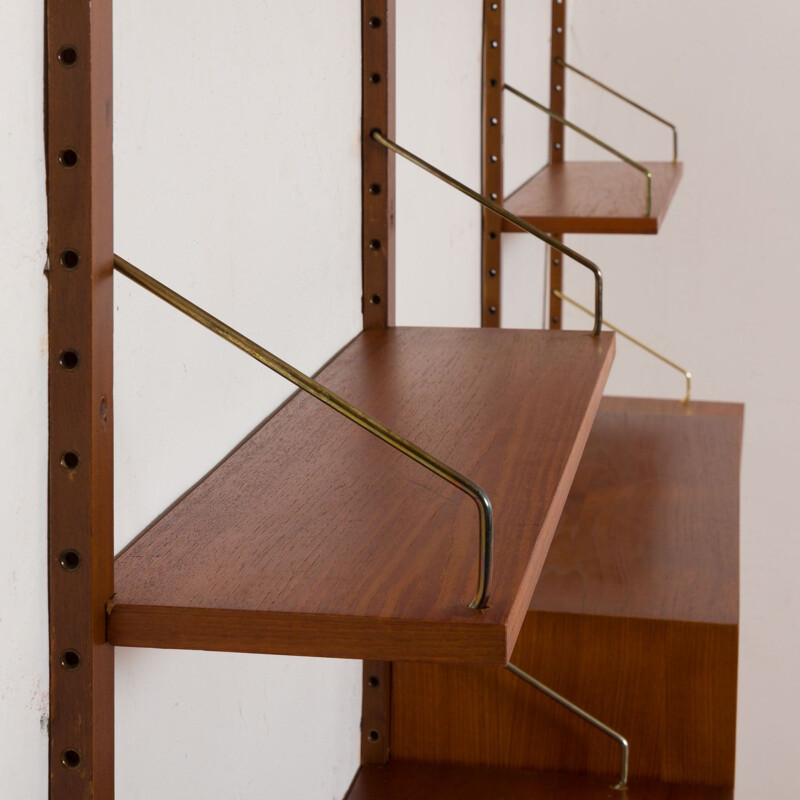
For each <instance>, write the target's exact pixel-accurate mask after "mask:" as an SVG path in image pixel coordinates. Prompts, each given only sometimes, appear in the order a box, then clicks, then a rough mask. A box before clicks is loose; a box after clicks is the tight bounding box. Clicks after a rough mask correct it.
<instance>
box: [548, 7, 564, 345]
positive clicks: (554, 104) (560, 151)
mask: <svg viewBox="0 0 800 800" xmlns="http://www.w3.org/2000/svg"><path fill="white" fill-rule="evenodd" d="M551 18H552V20H551V26H552V29H551V32H550V108H551V109H552V110H553V111H555V112H556V113H557V114H560V115H561V116H562V117H563V116H564V111H565V100H564V96H565V94H566V84H565V82H564V79H565V77H566V70H565V69H564V67H562V66H561V65H559V64H558V63H556V59H558V58H560V59H562V60H566V57H567V0H553V12H552V15H551ZM563 161H564V126H563V125H562V124H561V123H560V122H557V121H556V120H554V119H553V118H552V117H551V118H550V163H551V164H560V163H562V162H563ZM553 237H554V238H555V239H557V240H558V241H559V242H563V241H564V236H563V234H560V233H559V234H553ZM547 263H548V267H549V270H550V280H549V282H548V293H549V296H548V305H547V307H548V315H547V317H548V325H549V327H550V328H553V329H558V328H560V327H561V319H562V317H561V315H562V307H561V299H560V298H558V297H556V296H555V295H554V294H553V290H554V289H557V290H558V291H562V290H563V288H564V282H563V281H564V278H563V275H564V273H563V264H562V255H561V253H559V252H558V250H555V249H554V248H552V247H548V248H547Z"/></svg>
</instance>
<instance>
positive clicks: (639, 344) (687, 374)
mask: <svg viewBox="0 0 800 800" xmlns="http://www.w3.org/2000/svg"><path fill="white" fill-rule="evenodd" d="M552 291H553V294H554V295H555V296H556V297H558V299H559V300H563V301H564V302H565V303H569V304H570V305H571V306H574V307H575V308H577V309H579V310H580V311H583V313H584V314H588V315H589V316H591V315H592V312H591V310H590V309H588V308H586V306H584V305H581V304H580V303H579V302H578V301H577V300H573V299H572V298H571V297H567V296H566V295H565V294H563V293H562V292H560V291H559V290H558V289H553V290H552ZM603 325H605V327H606V328H609V329H610V330H612V331H614V332H615V333H618V334H619V335H620V336H622V337H623V338H624V339H627V340H628V341H629V342H631V343H632V344H635V345H636V346H637V347H641V349H642V350H644V351H645V352H647V353H650V355H651V356H655V358H657V359H659V361H663V362H664V363H665V364H668V365H669V366H670V367H672V368H673V369H676V370H678V372H680V373H681V375H683V377H684V378H685V379H686V393H685V394H684V396H683V400H681V403H688V402H689V396H690V395H691V393H692V373H691V372H689V370H688V369H686V367H682V366H681V365H680V364H676V363H675V362H674V361H672V360H671V359H669V358H667V357H666V356H665V355H664V354H663V353H659V352H658V350H654V349H653V348H652V347H650V346H649V345H646V344H645V343H644V342H642V341H641V340H639V339H637V338H636V337H635V336H631V334H629V333H626V332H625V331H623V330H622V329H621V328H618V327H617V326H616V325H614V324H612V323H611V322H609V321H608V320H607V319H604V320H603Z"/></svg>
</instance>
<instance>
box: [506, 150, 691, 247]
mask: <svg viewBox="0 0 800 800" xmlns="http://www.w3.org/2000/svg"><path fill="white" fill-rule="evenodd" d="M643 163H644V165H645V166H646V167H648V168H649V169H650V171H651V173H652V175H653V187H652V188H653V205H652V212H651V214H650V215H649V216H644V210H645V178H644V175H642V173H641V172H639V171H638V170H637V169H635V168H634V167H631V166H630V165H629V164H625V163H623V162H618V161H565V162H564V163H563V164H550V165H548V166H546V167H544V169H542V170H540V171H539V172H537V173H536V175H534V176H533V177H532V178H531V179H530V180H529V181H527V183H524V184H523V185H522V186H521V187H520V188H519V189H517V190H516V191H515V192H514V193H513V194H511V195H509V197H507V198H506V201H505V207H506V208H507V209H508V210H509V211H511V212H513V213H514V214H516V215H517V216H520V217H522V218H523V219H525V220H527V221H528V222H530V223H531V224H532V225H535V226H536V227H537V228H541V229H542V230H545V231H549V232H550V233H658V229H659V227H660V226H661V224H662V222H663V221H664V216H665V215H666V213H667V208H668V207H669V203H670V201H671V200H672V195H673V194H674V193H675V189H676V187H677V185H678V182H679V181H680V178H681V174H682V173H683V164H681V163H680V162H679V163H672V162H652V161H645V162H643ZM503 230H504V231H511V232H518V231H519V228H517V227H516V226H515V225H512V224H511V223H509V222H504V223H503Z"/></svg>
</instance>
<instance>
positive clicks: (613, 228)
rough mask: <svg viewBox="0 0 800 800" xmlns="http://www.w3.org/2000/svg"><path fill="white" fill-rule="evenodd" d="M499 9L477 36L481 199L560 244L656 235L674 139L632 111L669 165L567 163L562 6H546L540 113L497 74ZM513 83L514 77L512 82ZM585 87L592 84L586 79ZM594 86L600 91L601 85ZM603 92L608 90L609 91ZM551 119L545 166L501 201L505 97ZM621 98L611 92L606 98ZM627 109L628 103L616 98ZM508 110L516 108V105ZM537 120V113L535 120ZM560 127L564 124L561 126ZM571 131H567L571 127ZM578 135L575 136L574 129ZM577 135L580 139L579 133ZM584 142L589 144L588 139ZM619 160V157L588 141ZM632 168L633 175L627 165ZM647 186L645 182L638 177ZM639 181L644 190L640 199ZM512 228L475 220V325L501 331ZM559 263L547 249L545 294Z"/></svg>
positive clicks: (556, 0) (678, 166)
mask: <svg viewBox="0 0 800 800" xmlns="http://www.w3.org/2000/svg"><path fill="white" fill-rule="evenodd" d="M504 17H505V9H504V3H503V1H502V0H499V2H485V3H484V28H483V87H482V88H483V111H482V132H483V148H482V154H481V157H482V165H483V168H482V190H483V193H484V194H485V195H486V196H487V197H495V198H504V199H503V206H504V207H505V208H506V209H508V210H509V211H511V212H512V213H514V214H515V215H517V216H519V217H521V218H522V219H524V220H525V221H527V222H529V223H530V224H532V225H534V226H535V227H537V228H540V229H541V230H543V231H547V232H548V233H550V234H552V235H553V236H554V237H555V238H556V239H557V240H558V241H563V236H564V234H567V233H623V234H654V233H658V231H659V229H660V227H661V224H662V223H663V221H664V218H665V216H666V213H667V209H668V208H669V204H670V202H671V200H672V197H673V195H674V193H675V190H676V189H677V186H678V183H679V182H680V179H681V176H682V174H683V164H682V163H680V162H679V161H678V160H677V155H678V149H677V148H678V145H677V131H676V130H675V127H674V126H673V125H672V124H671V123H669V122H667V121H666V120H664V119H662V118H661V117H658V116H657V115H655V114H652V112H650V111H648V110H646V109H644V108H642V107H641V106H639V105H638V104H636V103H634V104H633V105H635V106H636V107H637V108H638V109H639V110H641V111H644V112H645V113H647V114H650V115H651V116H654V117H656V119H658V120H659V121H660V122H662V123H665V124H666V125H669V126H670V127H671V128H672V129H673V136H674V151H673V155H674V157H673V160H672V161H646V162H641V163H640V162H633V161H632V160H631V159H628V163H625V162H624V161H621V160H619V159H617V160H610V161H609V160H605V161H569V160H567V159H566V154H565V135H564V134H565V127H566V126H567V125H570V124H571V123H569V122H568V121H567V120H566V119H565V113H566V111H565V107H566V94H567V91H566V85H567V82H566V73H567V67H568V64H567V61H566V58H567V0H552V12H551V31H550V54H549V66H550V102H549V105H548V106H544V105H540V104H539V103H537V102H536V101H534V100H532V98H529V97H527V96H526V95H524V94H523V93H522V92H520V91H519V90H517V89H514V88H513V87H510V86H508V84H507V83H506V79H505V75H504V69H503V51H504V46H505V37H504ZM515 78H516V76H515ZM590 80H592V79H591V78H590ZM601 85H602V84H601ZM602 86H603V88H605V89H609V87H605V86H604V85H602ZM509 89H510V93H512V94H516V95H518V96H520V97H522V98H523V99H524V100H527V101H528V102H533V103H534V105H537V106H538V108H539V109H540V110H543V111H547V112H548V113H552V116H551V119H550V135H549V145H548V161H547V164H546V165H545V166H544V167H542V169H540V170H539V171H538V172H537V173H536V174H534V175H533V176H532V177H531V178H529V179H528V180H527V181H525V182H524V183H523V184H522V185H521V186H519V187H517V188H515V189H514V191H513V192H511V193H510V194H509V195H506V194H505V192H504V186H503V124H504V123H503V108H504V98H505V96H506V94H507V90H509ZM610 91H612V92H613V93H614V94H617V96H618V97H622V96H621V95H619V94H618V93H616V92H615V91H614V90H610ZM623 99H624V100H626V101H627V102H631V101H630V100H629V99H628V98H623ZM515 102H521V101H520V100H516V101H515ZM535 113H539V112H535ZM565 123H566V124H565ZM573 127H575V126H573ZM578 130H579V131H580V129H578ZM583 133H584V134H585V133H586V132H583ZM590 138H592V137H591V136H590ZM594 141H596V142H597V143H598V144H600V146H602V147H606V149H609V150H611V152H612V153H615V154H616V155H617V156H619V157H621V158H626V156H624V155H623V154H620V153H619V152H618V151H615V150H614V149H613V148H611V147H610V146H608V145H606V144H605V143H603V142H601V141H600V140H598V139H596V138H595V139H594ZM634 164H635V165H636V168H634V166H633V165H634ZM643 173H647V174H648V175H649V178H646V177H645V174H643ZM647 181H649V188H648V190H647V191H646V187H647V185H648V184H647ZM517 232H519V227H518V226H516V225H513V224H511V223H509V222H508V221H506V220H498V219H497V218H496V217H495V216H494V215H493V214H491V213H490V212H488V211H485V212H484V215H483V245H482V285H483V305H482V313H481V320H482V324H483V325H485V326H492V327H497V326H499V325H500V324H501V322H500V321H501V302H500V282H501V279H502V268H501V248H500V237H501V234H502V233H517ZM562 261H563V259H562V257H561V254H560V253H558V252H557V251H556V250H554V249H552V248H551V250H550V252H549V255H548V264H549V278H550V281H549V284H550V288H551V289H556V290H558V291H562V290H563V263H562ZM561 306H562V301H561V300H560V299H559V298H558V297H556V296H554V295H552V294H551V296H550V297H549V314H548V318H549V327H550V328H551V329H559V328H560V327H561V320H562V308H561Z"/></svg>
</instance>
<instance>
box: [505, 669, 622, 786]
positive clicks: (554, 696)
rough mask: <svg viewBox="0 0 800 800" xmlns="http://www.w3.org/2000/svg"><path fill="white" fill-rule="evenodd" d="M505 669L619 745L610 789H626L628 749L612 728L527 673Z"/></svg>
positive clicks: (619, 735) (620, 735)
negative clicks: (614, 780)
mask: <svg viewBox="0 0 800 800" xmlns="http://www.w3.org/2000/svg"><path fill="white" fill-rule="evenodd" d="M506 669H507V670H508V671H509V672H510V673H512V674H513V675H516V676H517V677H518V678H520V679H521V680H523V681H525V683H527V684H529V685H530V686H533V688H534V689H538V690H539V691H540V692H541V693H542V694H544V695H546V696H547V697H549V698H550V699H551V700H555V702H556V703H559V704H561V705H562V706H564V708H566V709H567V710H568V711H570V712H571V713H573V714H575V715H577V716H579V717H580V718H581V719H582V720H584V721H585V722H588V723H589V724H590V725H594V727H595V728H597V729H598V730H601V731H602V732H603V733H604V734H606V736H610V737H611V738H612V739H614V740H615V741H616V742H618V743H619V746H620V771H619V782H618V783H616V784H615V785H614V786H612V787H611V788H612V789H617V790H623V789H627V788H628V760H629V747H628V740H627V739H626V738H625V737H624V736H623V735H622V734H620V733H617V731H615V730H614V729H613V728H609V727H608V725H606V724H605V723H603V722H600V720H599V719H597V718H596V717H593V716H592V715H591V714H589V713H588V712H587V711H584V710H583V709H582V708H581V707H580V706H576V705H575V703H573V702H571V701H570V700H567V698H566V697H562V696H561V695H560V694H558V692H555V691H553V690H552V689H551V688H550V687H549V686H545V684H543V683H542V682H541V681H537V680H536V678H534V677H533V676H532V675H528V673H527V672H525V671H524V670H521V669H520V668H519V667H518V666H516V665H515V664H512V663H509V664H507V665H506Z"/></svg>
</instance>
